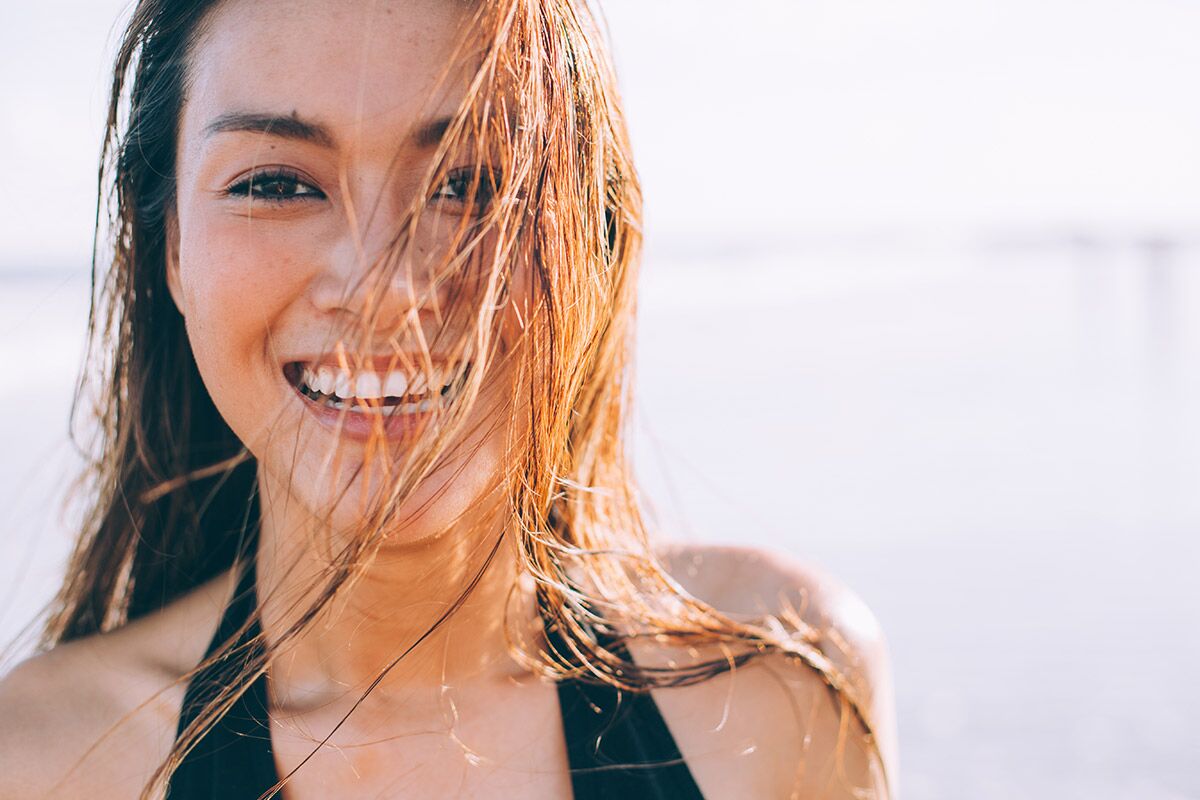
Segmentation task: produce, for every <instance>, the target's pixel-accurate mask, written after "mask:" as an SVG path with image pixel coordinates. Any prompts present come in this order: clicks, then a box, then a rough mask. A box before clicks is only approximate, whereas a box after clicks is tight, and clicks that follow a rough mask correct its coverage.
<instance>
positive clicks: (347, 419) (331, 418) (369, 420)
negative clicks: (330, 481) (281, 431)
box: [292, 387, 437, 442]
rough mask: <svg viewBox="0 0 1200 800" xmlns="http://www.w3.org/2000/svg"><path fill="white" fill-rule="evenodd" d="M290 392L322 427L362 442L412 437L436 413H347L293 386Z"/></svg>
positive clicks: (390, 410) (392, 409)
mask: <svg viewBox="0 0 1200 800" xmlns="http://www.w3.org/2000/svg"><path fill="white" fill-rule="evenodd" d="M292 391H293V392H295V393H296V396H297V397H299V398H300V401H301V402H302V403H304V407H305V408H307V409H308V411H309V413H311V414H312V415H313V416H314V417H316V418H317V421H318V422H320V423H321V424H322V425H323V426H325V427H326V428H328V429H329V430H331V431H333V432H334V433H335V434H337V435H338V436H341V437H344V438H347V439H356V440H358V441H363V442H365V441H369V440H371V439H378V438H379V437H380V436H383V437H384V438H385V439H388V440H395V439H407V438H411V437H412V436H414V435H415V434H416V433H418V432H420V431H421V430H423V429H425V428H427V427H428V426H429V425H430V424H431V423H432V421H433V418H434V416H435V414H436V413H437V412H436V411H434V410H430V411H409V412H400V411H397V410H396V408H395V407H384V408H382V409H380V410H378V411H369V412H364V411H350V410H346V409H341V408H333V407H332V406H328V405H326V404H324V403H321V402H318V401H316V400H313V399H312V398H311V397H309V396H308V395H306V394H304V393H303V392H302V391H300V390H299V389H297V388H296V387H292Z"/></svg>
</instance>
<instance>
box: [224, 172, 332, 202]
mask: <svg viewBox="0 0 1200 800" xmlns="http://www.w3.org/2000/svg"><path fill="white" fill-rule="evenodd" d="M225 194H226V195H228V196H230V197H246V198H251V199H254V200H268V201H271V202H276V203H282V202H291V201H296V200H322V199H324V197H325V193H324V192H322V191H321V190H320V189H318V188H316V187H315V186H313V185H312V184H310V183H306V182H305V181H303V180H301V178H300V176H299V175H296V174H295V173H293V172H287V171H280V170H275V171H271V172H259V173H256V174H253V175H250V176H249V177H246V178H244V179H242V180H240V181H238V182H237V183H234V184H233V185H232V186H230V187H229V188H227V189H226V190H225Z"/></svg>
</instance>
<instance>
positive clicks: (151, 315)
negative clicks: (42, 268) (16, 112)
mask: <svg viewBox="0 0 1200 800" xmlns="http://www.w3.org/2000/svg"><path fill="white" fill-rule="evenodd" d="M104 153H105V156H104V159H103V164H102V169H101V201H102V207H104V208H110V209H111V214H110V218H111V225H110V226H109V228H111V229H110V230H101V231H100V235H102V236H108V237H110V238H111V241H112V257H111V258H109V259H105V258H98V260H97V264H98V269H97V276H96V280H95V296H94V305H93V314H92V322H93V345H94V347H93V354H94V358H93V359H92V361H91V367H92V368H93V370H94V374H98V375H100V376H101V380H100V381H99V382H92V383H85V384H84V385H83V388H82V389H81V402H83V404H84V406H85V407H86V406H87V404H88V403H94V404H95V405H94V407H95V408H96V409H97V410H98V414H97V416H98V420H99V425H98V430H99V434H100V436H99V442H98V446H97V449H96V452H97V458H96V460H95V462H94V464H93V467H92V470H91V477H92V479H93V480H92V485H91V490H92V493H91V494H90V495H89V496H93V497H94V498H95V504H94V506H93V507H92V509H91V514H90V515H89V516H88V518H87V520H86V524H85V525H84V527H83V529H82V532H81V533H80V536H79V541H78V545H77V549H76V551H75V554H74V557H73V559H72V561H71V563H70V566H69V571H68V574H67V577H66V580H65V582H64V585H63V588H62V590H61V593H60V595H59V597H58V601H57V606H56V608H55V611H54V613H53V615H52V617H51V619H50V621H49V624H48V627H47V631H46V639H45V644H46V648H45V652H43V653H42V654H40V655H38V656H36V657H35V658H33V659H31V660H29V661H27V662H25V663H24V664H22V665H20V666H19V667H17V668H16V669H15V670H14V671H12V672H11V673H10V674H9V675H8V676H7V677H6V679H5V680H4V682H3V684H2V686H0V715H2V718H3V720H4V724H3V726H2V728H0V796H3V797H5V798H33V797H38V798H41V797H54V798H72V797H87V798H139V797H140V798H150V797H163V796H165V797H168V798H172V799H173V800H180V799H181V798H232V799H233V800H239V799H241V798H247V799H250V798H258V797H271V796H274V797H286V798H289V800H297V799H303V798H331V797H347V798H351V797H352V798H359V797H386V798H397V797H406V798H408V797H411V798H443V797H447V798H448V797H480V798H484V797H497V798H499V797H504V798H510V797H521V798H566V797H576V798H587V797H617V796H623V797H662V798H666V797H670V798H700V797H704V798H709V800H714V799H716V798H747V797H755V798H758V797H762V798H767V797H799V798H843V797H845V798H850V797H875V798H883V797H887V796H889V786H888V780H887V778H888V777H889V776H890V775H891V774H892V773H893V765H894V761H893V756H892V751H893V745H894V743H893V736H892V733H891V730H892V721H891V716H890V697H889V689H888V685H887V673H886V666H885V664H884V656H883V650H882V644H881V641H880V639H879V636H878V633H877V631H876V629H875V627H874V625H873V623H872V620H871V617H870V615H869V613H867V612H866V611H865V610H864V609H863V607H862V606H861V604H860V603H858V602H857V601H856V600H855V599H854V598H853V596H851V595H850V594H848V593H847V592H846V591H844V590H842V589H840V588H838V587H837V585H836V584H835V583H833V582H831V581H830V580H829V579H827V578H825V577H823V576H820V575H819V574H817V573H815V572H813V571H810V570H807V569H805V568H803V567H801V566H798V565H796V564H794V563H792V562H790V561H788V560H786V559H783V558H781V557H778V556H775V555H771V554H769V553H765V552H759V551H755V550H752V549H749V548H742V547H736V546H731V547H701V546H683V545H675V546H671V545H668V544H663V543H659V544H657V545H655V544H653V543H652V542H651V539H650V537H649V536H648V534H647V531H646V528H645V526H644V523H643V520H642V518H641V516H640V515H639V510H638V503H637V495H636V492H635V490H634V485H633V483H632V477H631V474H630V465H629V462H628V460H627V458H626V454H625V444H626V442H625V428H626V423H627V419H628V410H629V398H630V350H631V346H632V334H633V319H634V287H635V283H636V266H637V260H638V249H639V248H638V245H639V233H640V231H639V224H640V216H639V193H638V184H637V178H636V174H635V172H634V168H633V165H632V163H631V161H630V155H629V146H628V142H627V138H626V134H625V129H624V124H623V121H622V117H621V111H620V103H619V99H618V96H617V93H616V89H615V83H614V79H613V74H612V71H611V68H610V66H609V63H608V61H607V56H606V55H605V52H604V49H603V45H602V41H601V38H600V37H599V35H598V34H597V30H596V27H595V24H594V22H593V20H592V18H591V17H590V16H589V14H588V11H587V8H586V7H585V6H584V4H583V2H581V0H478V1H477V2H466V1H465V0H464V1H463V2H450V0H374V1H373V2H366V0H363V1H362V2H358V0H355V1H354V2H337V3H332V2H322V1H321V0H272V1H271V2H261V0H220V1H219V2H199V1H198V0H197V1H195V2H188V3H178V2H171V0H141V2H139V3H138V5H137V7H136V9H135V12H134V16H133V19H132V22H131V23H130V26H129V29H128V31H127V32H126V35H125V38H124V41H123V43H122V47H121V49H120V54H119V57H118V62H117V67H116V75H115V81H114V87H113V93H112V102H111V107H110V115H109V125H108V136H107V138H106V146H105V151H104ZM102 227H103V226H102ZM736 534H737V532H731V535H732V536H734V537H736ZM892 791H893V792H894V786H893V788H892Z"/></svg>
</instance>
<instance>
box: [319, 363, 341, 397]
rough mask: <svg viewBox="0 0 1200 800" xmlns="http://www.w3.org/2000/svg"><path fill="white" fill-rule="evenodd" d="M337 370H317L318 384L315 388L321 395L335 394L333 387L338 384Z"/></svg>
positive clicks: (327, 368)
mask: <svg viewBox="0 0 1200 800" xmlns="http://www.w3.org/2000/svg"><path fill="white" fill-rule="evenodd" d="M337 374H338V373H337V370H335V369H334V368H333V367H321V368H320V369H319V370H317V384H316V385H315V386H313V388H314V389H316V390H317V391H318V392H320V393H321V394H333V387H334V386H335V385H336V384H337Z"/></svg>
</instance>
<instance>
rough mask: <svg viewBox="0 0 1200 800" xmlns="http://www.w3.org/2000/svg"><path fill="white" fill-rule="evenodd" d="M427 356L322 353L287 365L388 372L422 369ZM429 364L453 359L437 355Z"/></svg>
mask: <svg viewBox="0 0 1200 800" xmlns="http://www.w3.org/2000/svg"><path fill="white" fill-rule="evenodd" d="M425 358H426V357H425V355H424V354H422V353H389V354H388V355H378V356H366V355H359V354H356V353H346V354H345V356H341V355H339V354H337V353H322V354H321V355H317V356H309V357H304V356H298V357H292V358H289V359H288V360H287V361H286V362H285V363H291V364H299V365H301V366H304V367H336V368H337V369H343V368H345V367H349V369H350V370H351V371H358V370H373V371H375V372H387V371H389V370H395V369H404V368H405V367H406V366H409V367H418V368H419V367H421V366H422V365H424V364H425V363H426V362H425ZM429 362H430V363H432V364H447V363H450V362H451V359H449V358H445V357H442V356H438V355H436V354H432V353H431V354H430V355H429Z"/></svg>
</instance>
